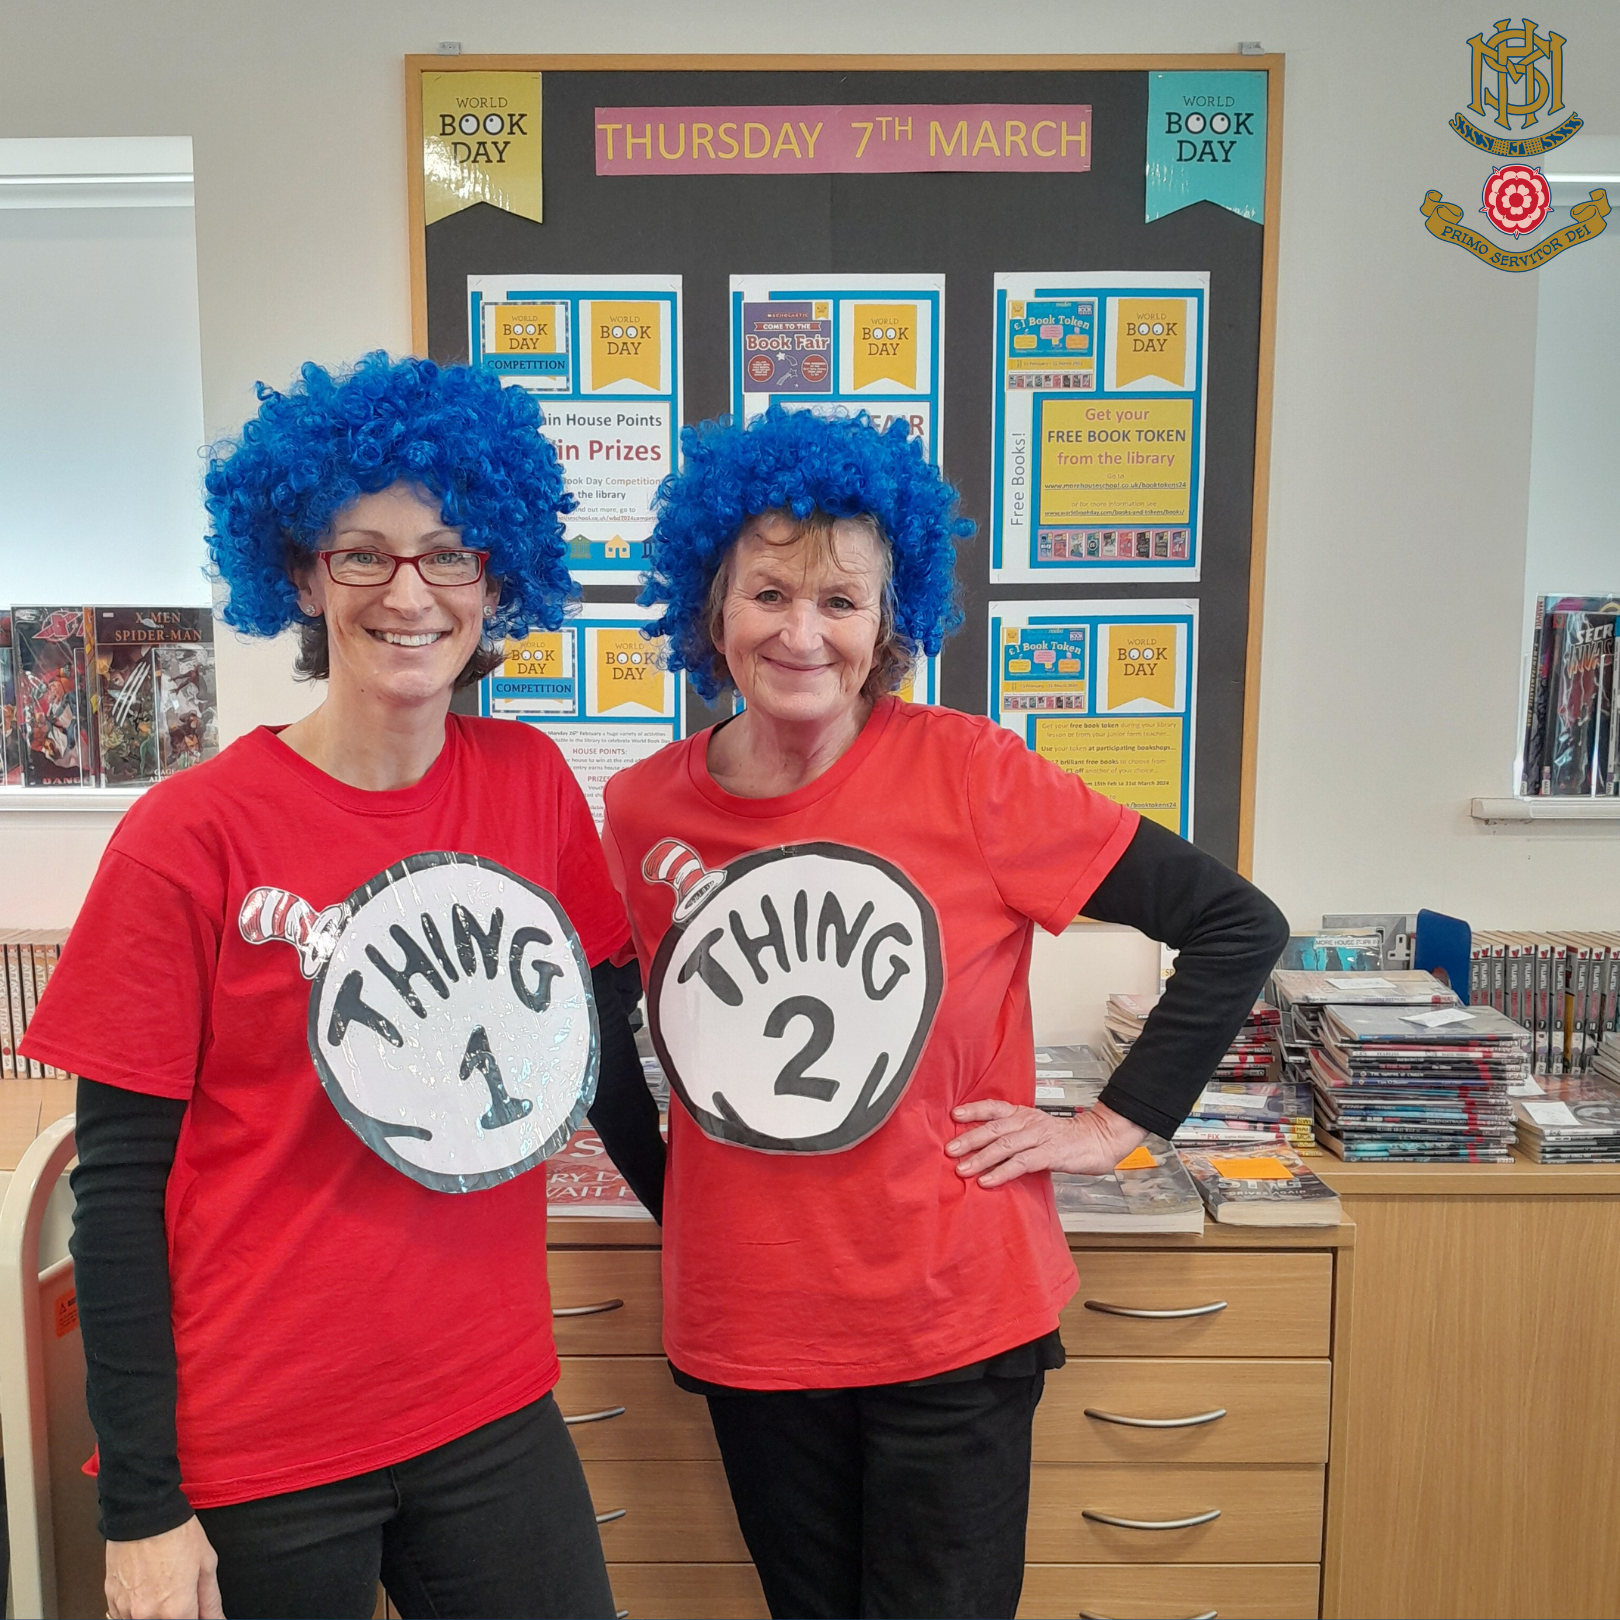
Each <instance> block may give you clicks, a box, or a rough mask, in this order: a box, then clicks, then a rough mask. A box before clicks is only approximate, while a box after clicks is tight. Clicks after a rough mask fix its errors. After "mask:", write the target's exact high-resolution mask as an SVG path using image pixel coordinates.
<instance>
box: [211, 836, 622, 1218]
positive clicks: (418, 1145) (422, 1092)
mask: <svg viewBox="0 0 1620 1620" xmlns="http://www.w3.org/2000/svg"><path fill="white" fill-rule="evenodd" d="M237 927H238V929H239V930H240V932H241V935H242V937H243V939H245V940H246V941H247V942H248V944H250V945H275V944H286V945H290V946H292V947H293V949H294V950H296V951H297V952H298V963H299V968H300V970H301V971H302V973H303V975H304V977H305V978H306V979H309V980H312V981H313V982H312V984H311V986H310V994H309V1023H308V1030H307V1038H308V1044H309V1055H310V1057H311V1058H312V1059H313V1061H314V1064H315V1072H316V1073H317V1074H318V1075H319V1076H320V1081H321V1085H322V1086H323V1087H324V1088H325V1090H326V1094H327V1096H328V1097H330V1098H331V1100H332V1103H333V1105H334V1106H335V1107H336V1108H337V1111H338V1113H339V1114H340V1115H341V1116H342V1118H343V1120H344V1122H345V1123H346V1124H347V1125H348V1127H349V1128H350V1130H352V1131H353V1132H354V1133H355V1135H357V1136H358V1137H359V1138H360V1140H361V1141H363V1142H364V1143H365V1144H366V1145H367V1146H368V1147H369V1148H371V1149H372V1150H373V1151H374V1152H375V1153H377V1154H378V1155H379V1156H380V1157H381V1158H382V1159H383V1160H384V1161H385V1162H387V1163H388V1164H390V1165H392V1166H393V1167H394V1169H396V1170H399V1171H401V1172H402V1173H403V1174H405V1175H407V1176H409V1177H410V1178H411V1179H412V1180H413V1181H417V1182H420V1183H421V1184H422V1185H423V1186H424V1187H430V1188H432V1189H433V1190H434V1191H435V1192H452V1193H461V1192H476V1191H477V1190H479V1189H480V1188H483V1187H493V1186H495V1185H497V1184H498V1183H499V1182H502V1181H508V1180H510V1179H511V1178H512V1177H513V1176H518V1175H522V1174H523V1172H524V1171H525V1170H532V1169H533V1168H534V1167H535V1166H536V1165H538V1164H540V1163H542V1162H543V1161H544V1160H545V1159H546V1158H548V1157H549V1156H550V1155H551V1154H552V1153H554V1152H556V1150H557V1149H558V1148H560V1147H561V1146H562V1145H563V1143H565V1142H566V1141H567V1140H568V1138H569V1137H570V1136H571V1135H572V1134H573V1132H574V1131H575V1130H576V1129H577V1128H578V1127H579V1126H580V1125H581V1124H582V1123H583V1122H584V1119H585V1113H586V1110H587V1109H588V1108H589V1107H590V1106H591V1103H592V1102H593V1101H594V1100H595V1097H596V1071H597V1053H598V1044H599V1035H598V1030H597V1022H596V1004H595V1001H594V1000H593V998H592V995H591V975H590V968H589V967H588V966H587V965H586V962H585V955H584V952H583V950H582V949H581V948H580V943H579V938H578V936H577V935H576V934H575V932H574V928H573V924H572V923H570V922H569V920H568V917H567V915H566V913H565V912H564V911H563V909H562V907H561V906H560V905H558V903H557V901H556V899H555V898H554V897H553V896H552V895H550V894H548V893H547V892H546V890H544V889H542V888H540V887H538V886H537V885H535V884H533V883H530V882H528V881H527V880H526V879H524V878H521V877H519V876H518V875H517V874H516V873H515V872H509V871H508V870H507V869H506V868H505V867H504V866H501V865H500V864H499V863H497V862H495V861H490V860H485V859H484V858H483V857H482V856H478V855H463V854H456V853H450V852H446V851H442V850H435V851H431V852H428V853H424V854H420V855H411V856H408V857H406V859H404V860H403V861H400V862H398V863H397V864H395V865H393V866H390V867H389V868H388V869H387V870H386V871H384V872H379V873H378V874H377V876H376V877H374V878H372V879H371V880H370V882H368V883H363V884H362V885H361V886H360V887H359V888H358V889H356V890H355V891H354V893H353V894H351V895H350V896H349V897H348V899H347V900H343V901H340V902H339V903H338V904H337V905H335V906H328V907H327V908H326V909H325V910H324V911H319V912H318V911H316V910H315V908H314V907H313V906H312V905H310V904H309V902H308V901H306V900H302V899H300V898H299V897H298V896H297V895H295V894H290V893H288V892H287V891H286V890H285V889H276V888H257V889H254V890H253V891H252V892H251V893H250V894H249V895H248V896H247V897H246V898H245V899H244V900H243V902H242V905H241V907H240V909H239V912H238V916H237Z"/></svg>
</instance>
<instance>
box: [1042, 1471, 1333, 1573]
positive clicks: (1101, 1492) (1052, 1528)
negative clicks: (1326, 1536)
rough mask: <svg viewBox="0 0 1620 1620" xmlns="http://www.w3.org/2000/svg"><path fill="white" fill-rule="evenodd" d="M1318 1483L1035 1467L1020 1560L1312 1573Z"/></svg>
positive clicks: (1308, 1474)
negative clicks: (1304, 1567) (1305, 1568)
mask: <svg viewBox="0 0 1620 1620" xmlns="http://www.w3.org/2000/svg"><path fill="white" fill-rule="evenodd" d="M1323 1480H1324V1470H1322V1469H1321V1468H1297V1467H1282V1468H1206V1467H1193V1468H1176V1467H1171V1466H1167V1465H1164V1464H1159V1463H1147V1464H1142V1463H1071V1464H1063V1463H1043V1464H1037V1465H1036V1467H1035V1469H1034V1472H1033V1473H1032V1475H1031V1477H1030V1492H1029V1540H1028V1542H1027V1544H1026V1552H1025V1556H1026V1557H1028V1558H1030V1559H1039V1560H1040V1561H1041V1562H1043V1563H1065V1564H1113V1563H1143V1562H1147V1561H1152V1562H1153V1563H1156V1564H1184V1563H1204V1564H1236V1563H1268V1564H1269V1563H1301V1564H1303V1563H1314V1562H1315V1561H1316V1560H1317V1559H1319V1558H1320V1557H1321V1555H1322V1493H1323ZM1211 1514H1215V1515H1217V1516H1216V1517H1213V1518H1211V1517H1210V1515H1211ZM1107 1519H1124V1520H1128V1521H1130V1522H1129V1523H1127V1524H1109V1523H1106V1522H1104V1521H1105V1520H1107ZM1200 1519H1201V1520H1204V1521H1205V1522H1204V1523H1201V1524H1199V1523H1187V1522H1186V1521H1188V1520H1200ZM1177 1525H1179V1526H1181V1528H1179V1529H1178V1528H1169V1527H1171V1526H1177ZM1149 1527H1152V1528H1149Z"/></svg>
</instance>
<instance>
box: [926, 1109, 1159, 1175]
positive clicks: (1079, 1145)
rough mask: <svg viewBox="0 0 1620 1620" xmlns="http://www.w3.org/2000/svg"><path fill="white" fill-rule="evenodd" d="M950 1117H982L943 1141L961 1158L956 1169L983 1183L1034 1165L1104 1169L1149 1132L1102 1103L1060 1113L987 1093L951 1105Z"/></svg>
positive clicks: (1078, 1171)
mask: <svg viewBox="0 0 1620 1620" xmlns="http://www.w3.org/2000/svg"><path fill="white" fill-rule="evenodd" d="M951 1118H952V1119H954V1120H956V1121H957V1122H958V1123H959V1124H964V1125H965V1124H969V1123H971V1122H973V1121H975V1120H982V1121H983V1123H982V1124H978V1125H975V1126H974V1128H973V1129H972V1130H970V1131H963V1132H962V1134H961V1135H960V1136H957V1137H953V1138H952V1139H951V1140H950V1141H949V1142H947V1143H946V1144H945V1151H946V1152H947V1153H948V1154H949V1155H950V1156H951V1157H952V1158H953V1159H956V1160H957V1161H958V1163H957V1166H956V1173H957V1174H958V1175H959V1176H961V1177H963V1178H964V1179H965V1178H967V1177H969V1176H977V1177H978V1178H979V1185H980V1186H981V1187H1000V1186H1002V1185H1004V1184H1005V1183H1006V1182H1009V1181H1016V1180H1017V1179H1018V1178H1019V1177H1020V1176H1023V1175H1028V1174H1029V1172H1030V1171H1031V1170H1062V1171H1065V1172H1067V1173H1068V1174H1070V1175H1078V1176H1099V1175H1103V1174H1104V1173H1106V1172H1107V1171H1109V1170H1112V1169H1113V1168H1114V1166H1115V1165H1116V1164H1118V1163H1119V1161H1120V1160H1121V1159H1123V1158H1124V1157H1125V1156H1126V1154H1128V1153H1129V1152H1130V1151H1131V1149H1132V1148H1135V1147H1138V1146H1140V1144H1141V1143H1142V1142H1143V1141H1144V1140H1145V1139H1146V1137H1147V1132H1146V1131H1144V1130H1143V1129H1142V1127H1141V1126H1140V1125H1133V1124H1132V1123H1131V1122H1130V1121H1129V1120H1128V1119H1126V1118H1125V1117H1124V1115H1123V1114H1116V1113H1115V1112H1114V1110H1113V1109H1112V1108H1105V1107H1104V1106H1103V1105H1102V1104H1101V1103H1097V1104H1096V1105H1095V1106H1093V1107H1091V1108H1089V1109H1087V1111H1086V1112H1085V1113H1083V1114H1077V1115H1076V1116H1075V1117H1074V1118H1073V1119H1057V1118H1055V1117H1054V1116H1053V1115H1051V1114H1043V1113H1042V1112H1041V1111H1040V1109H1038V1108H1019V1107H1017V1106H1016V1105H1015V1104H1013V1103H1010V1102H1001V1101H999V1100H996V1099H987V1100H986V1101H984V1102H973V1103H964V1104H963V1105H962V1106H961V1107H960V1108H953V1109H952V1110H951Z"/></svg>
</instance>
